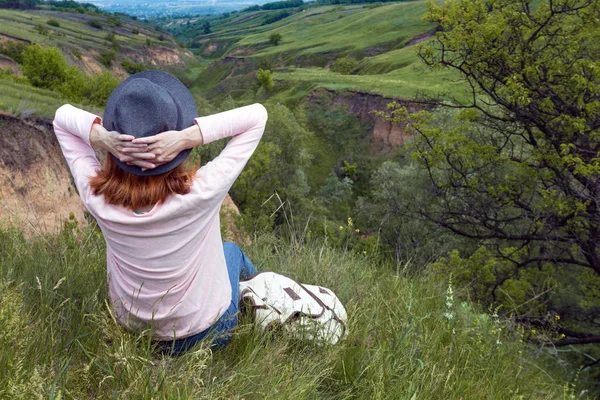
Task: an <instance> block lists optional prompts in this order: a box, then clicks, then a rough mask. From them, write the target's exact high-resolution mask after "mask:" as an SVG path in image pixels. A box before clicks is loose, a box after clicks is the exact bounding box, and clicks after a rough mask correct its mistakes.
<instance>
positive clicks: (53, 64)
mask: <svg viewBox="0 0 600 400" xmlns="http://www.w3.org/2000/svg"><path fill="white" fill-rule="evenodd" d="M22 59H23V64H22V70H23V74H24V75H25V77H26V78H27V79H28V81H29V83H31V85H33V86H35V87H40V88H46V89H51V90H54V91H57V92H59V93H60V94H61V95H62V96H63V97H64V98H65V100H68V101H72V102H76V103H80V104H91V105H95V106H98V107H103V106H104V104H105V103H106V100H107V99H108V96H109V95H110V93H111V92H112V91H113V89H114V88H115V87H116V86H117V85H118V84H119V80H118V79H116V78H114V77H113V76H112V75H111V74H110V73H109V72H104V73H102V74H99V75H96V76H93V77H90V76H87V75H84V74H83V73H82V72H81V71H80V70H79V69H77V68H76V67H73V66H70V65H69V64H68V63H67V62H66V61H65V60H64V58H63V57H62V54H61V52H60V50H58V49H57V48H52V47H50V48H46V49H44V48H42V47H40V46H39V45H31V46H28V47H27V48H26V49H25V50H24V51H23V53H22Z"/></svg>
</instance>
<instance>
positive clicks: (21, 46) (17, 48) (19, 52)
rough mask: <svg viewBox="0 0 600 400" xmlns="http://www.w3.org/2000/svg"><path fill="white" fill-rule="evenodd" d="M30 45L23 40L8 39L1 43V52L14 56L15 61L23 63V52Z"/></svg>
mask: <svg viewBox="0 0 600 400" xmlns="http://www.w3.org/2000/svg"><path fill="white" fill-rule="evenodd" d="M28 46H29V45H28V44H26V43H23V42H13V41H8V42H6V43H0V54H4V55H5V56H7V57H10V58H12V59H13V60H14V61H15V62H17V63H19V64H21V63H23V52H24V51H25V50H26V49H27V47H28Z"/></svg>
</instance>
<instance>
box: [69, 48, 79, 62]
mask: <svg viewBox="0 0 600 400" xmlns="http://www.w3.org/2000/svg"><path fill="white" fill-rule="evenodd" d="M71 53H72V54H73V55H74V56H75V58H77V59H78V60H81V51H80V50H79V49H73V50H71Z"/></svg>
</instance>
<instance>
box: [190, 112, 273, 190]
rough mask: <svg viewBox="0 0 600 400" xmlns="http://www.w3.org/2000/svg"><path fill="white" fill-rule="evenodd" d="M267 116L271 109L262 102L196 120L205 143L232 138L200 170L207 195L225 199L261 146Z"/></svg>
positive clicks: (199, 175)
mask: <svg viewBox="0 0 600 400" xmlns="http://www.w3.org/2000/svg"><path fill="white" fill-rule="evenodd" d="M267 119H268V115H267V110H266V109H265V107H264V106H263V105H262V104H258V103H256V104H252V105H250V106H245V107H240V108H235V109H233V110H229V111H225V112H222V113H219V114H213V115H209V116H206V117H199V118H196V119H195V121H194V122H195V123H196V124H198V126H199V127H200V130H201V132H202V138H203V141H204V144H208V143H210V142H213V141H215V140H219V139H224V138H227V137H232V139H231V140H230V141H229V143H227V146H225V148H224V149H223V151H221V154H219V156H218V157H216V158H215V159H214V160H212V161H210V162H209V163H207V164H206V165H205V166H203V167H202V168H200V170H198V173H197V175H196V176H197V178H199V179H198V181H199V184H200V186H201V188H200V190H201V191H202V192H203V193H204V195H209V196H214V197H215V199H216V200H218V201H222V200H223V198H224V197H225V195H226V194H227V192H228V191H229V189H230V188H231V186H232V185H233V183H234V182H235V180H236V179H237V177H238V176H239V174H240V173H241V172H242V170H243V169H244V166H245V165H246V163H247V162H248V160H249V159H250V156H251V155H252V153H254V150H255V149H256V147H257V146H258V143H259V141H260V138H261V137H262V134H263V132H264V130H265V125H266V123H267Z"/></svg>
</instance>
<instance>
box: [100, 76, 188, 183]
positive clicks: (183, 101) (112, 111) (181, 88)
mask: <svg viewBox="0 0 600 400" xmlns="http://www.w3.org/2000/svg"><path fill="white" fill-rule="evenodd" d="M139 78H144V79H148V80H149V81H151V82H152V83H154V84H156V85H159V86H161V87H162V88H163V89H164V90H166V91H167V92H168V93H169V94H170V95H171V97H172V98H173V102H174V103H175V105H176V106H177V112H178V120H177V128H176V129H177V130H182V129H185V128H188V127H190V126H192V125H193V124H194V119H195V118H197V117H199V114H198V108H197V106H196V102H195V101H194V97H193V96H192V94H191V93H190V91H189V90H188V89H187V88H186V87H185V85H184V84H183V83H181V81H179V79H177V78H175V77H174V76H172V75H170V74H168V73H166V72H163V71H143V72H140V73H137V74H135V75H131V76H130V77H129V78H127V79H125V80H124V81H123V82H121V83H120V84H119V86H117V87H116V88H115V90H113V92H112V93H111V94H110V97H109V98H108V101H107V102H106V107H105V108H104V116H103V119H102V125H103V126H104V128H105V129H106V130H109V131H114V130H116V129H115V118H116V109H117V107H118V99H119V97H120V93H121V91H122V90H123V88H124V87H126V85H127V84H128V83H129V82H130V81H131V80H133V79H139ZM157 133H160V132H157ZM191 151H192V150H191V149H187V150H183V151H182V152H180V153H179V154H178V155H177V156H176V157H175V158H174V159H173V160H171V161H169V162H168V163H165V164H162V165H160V166H158V167H156V168H153V169H148V170H146V171H142V169H141V168H140V167H138V166H135V165H128V164H127V163H124V162H121V161H119V160H118V159H117V158H116V157H114V156H113V155H112V154H111V157H112V158H113V160H114V161H115V162H116V163H117V165H118V166H119V167H120V168H121V169H123V170H124V171H126V172H129V173H130V174H134V175H138V176H155V175H161V174H164V173H165V172H168V171H170V170H172V169H174V168H176V167H177V166H179V165H180V164H181V163H183V162H184V161H185V159H186V158H187V157H188V156H189V154H190V153H191Z"/></svg>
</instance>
